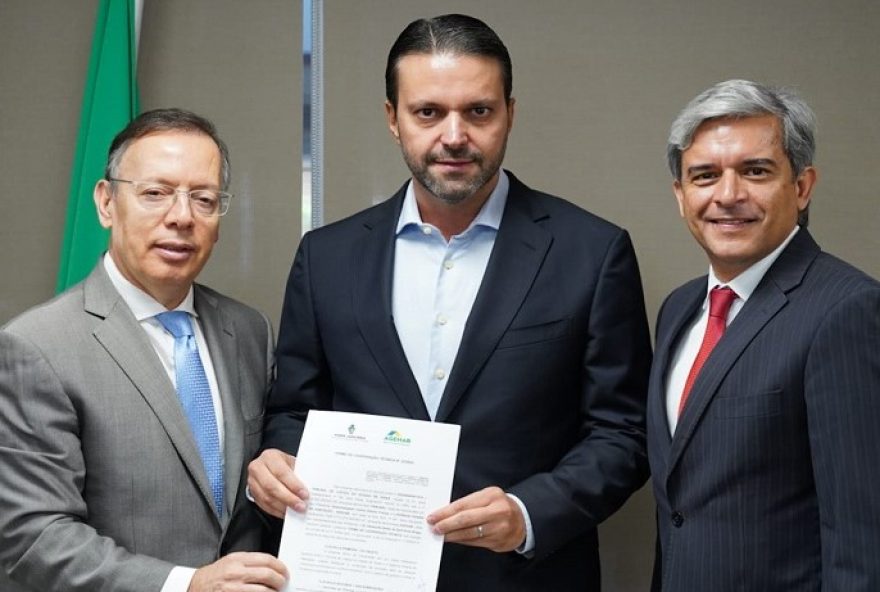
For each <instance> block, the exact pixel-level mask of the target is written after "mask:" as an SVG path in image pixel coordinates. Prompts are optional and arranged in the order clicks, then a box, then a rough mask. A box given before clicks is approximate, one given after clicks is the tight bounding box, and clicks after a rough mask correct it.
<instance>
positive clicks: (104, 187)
mask: <svg viewBox="0 0 880 592" xmlns="http://www.w3.org/2000/svg"><path fill="white" fill-rule="evenodd" d="M228 183H229V162H228V155H227V151H226V147H225V145H224V144H223V142H222V141H221V140H220V138H219V137H218V136H217V133H216V130H215V129H214V126H213V125H212V124H211V123H210V122H209V121H207V120H205V119H203V118H201V117H199V116H197V115H195V114H193V113H189V112H186V111H180V110H177V109H161V110H155V111H149V112H147V113H144V114H142V115H140V116H139V117H137V118H136V119H135V120H134V121H132V122H131V123H130V124H129V125H128V126H127V127H126V128H125V129H124V130H122V132H120V133H119V135H117V136H116V138H115V139H114V141H113V143H112V145H111V147H110V153H109V158H108V163H107V168H106V175H105V178H104V179H101V180H100V181H98V183H97V185H96V186H95V192H94V194H95V205H96V207H97V210H98V216H99V219H100V221H101V224H102V225H103V226H104V227H105V228H109V229H110V247H109V250H108V252H107V253H106V254H105V256H104V257H103V258H102V260H101V261H99V262H98V264H97V266H96V267H95V269H94V271H93V272H92V273H91V275H90V276H89V277H88V278H87V279H86V280H85V281H83V282H82V283H80V284H78V285H77V286H74V287H73V288H71V289H70V290H68V291H67V292H65V293H64V294H62V295H60V296H58V297H57V298H55V299H53V300H51V301H50V302H47V303H45V304H43V305H41V306H38V307H36V308H34V309H31V310H30V311H28V312H26V313H24V314H23V315H21V316H19V317H18V318H17V319H14V320H12V321H11V322H10V323H9V324H8V325H7V326H5V327H4V328H3V329H2V331H0V566H2V568H3V572H2V573H3V576H0V580H4V581H0V589H2V590H4V592H17V591H19V590H21V591H39V592H53V591H54V592H78V591H82V592H94V591H96V590H113V591H115V592H122V591H131V592H158V591H160V590H161V591H162V592H184V591H187V590H189V591H190V592H198V591H207V590H219V589H223V590H254V589H257V588H255V587H254V586H257V585H260V584H262V586H264V587H261V588H259V589H261V590H269V589H271V590H278V589H280V588H281V586H282V585H283V584H284V581H285V576H286V572H285V568H284V566H283V564H282V563H281V562H280V561H278V560H277V559H275V558H274V557H272V556H271V555H267V554H263V553H253V552H240V553H232V554H230V555H226V554H227V553H230V552H232V551H254V550H258V549H259V548H260V546H261V543H262V541H261V536H262V529H261V522H260V517H259V516H258V512H255V511H253V506H252V505H251V504H250V503H249V502H248V501H247V500H246V498H245V495H244V485H245V471H244V469H245V462H246V461H248V460H249V459H251V458H252V457H253V455H254V454H256V452H257V449H258V446H259V443H260V428H261V425H262V417H263V409H264V405H265V398H266V394H267V393H268V390H269V386H270V384H271V379H272V375H273V355H272V332H271V328H270V326H269V323H268V321H267V319H266V317H265V316H263V315H262V314H260V313H258V312H257V311H255V310H253V309H251V308H249V307H247V306H244V305H243V304H241V303H239V302H236V301H234V300H232V299H230V298H227V297H225V296H223V295H221V294H218V293H217V292H215V291H213V290H211V289H209V288H206V287H204V286H200V285H198V284H194V280H195V278H196V276H197V275H198V274H199V272H200V271H201V269H202V267H203V266H204V264H205V262H206V261H207V260H208V257H209V256H210V254H211V250H212V249H213V246H214V243H215V242H216V240H217V236H218V229H219V223H220V216H222V215H223V214H224V213H226V210H227V208H228V206H229V199H230V197H231V196H230V195H229V194H227V193H226V188H227V186H228ZM220 555H226V556H225V557H223V558H222V559H218V557H219V556H220ZM7 575H8V577H9V579H10V580H11V581H5V576H7Z"/></svg>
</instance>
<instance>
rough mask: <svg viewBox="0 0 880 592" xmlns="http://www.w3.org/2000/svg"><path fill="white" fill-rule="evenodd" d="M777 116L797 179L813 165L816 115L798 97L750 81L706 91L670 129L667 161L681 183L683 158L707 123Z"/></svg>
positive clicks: (789, 91) (679, 115)
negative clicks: (713, 120)
mask: <svg viewBox="0 0 880 592" xmlns="http://www.w3.org/2000/svg"><path fill="white" fill-rule="evenodd" d="M761 115H775V116H776V117H777V118H778V119H779V121H780V123H781V125H782V148H783V150H784V151H785V155H786V156H787V157H788V160H789V162H790V163H791V170H792V172H793V173H794V176H795V178H797V177H799V176H800V174H801V173H802V172H803V171H804V169H805V168H806V167H808V166H810V165H812V164H813V156H814V155H815V153H816V140H815V135H816V115H815V114H814V113H813V110H812V109H810V107H809V106H808V105H807V104H806V103H805V102H804V100H803V99H801V98H800V97H799V96H797V94H795V93H794V92H793V91H791V90H789V89H784V88H773V87H769V86H764V85H763V84H758V83H756V82H751V81H749V80H726V81H724V82H719V83H718V84H716V85H715V86H713V87H711V88H709V89H707V90H705V91H703V92H702V93H700V94H699V95H697V97H696V98H694V99H693V100H692V101H691V102H690V103H688V105H687V107H685V108H684V109H683V110H682V112H681V113H679V114H678V117H676V118H675V121H674V122H673V123H672V127H671V128H670V130H669V140H668V142H667V144H666V159H667V161H668V164H669V170H670V172H671V173H672V175H673V176H674V177H675V178H676V179H678V180H679V181H680V180H681V155H682V152H684V151H685V150H687V149H688V148H690V145H691V142H693V139H694V134H695V133H696V132H697V129H698V128H699V127H700V125H702V124H703V122H705V121H708V120H710V119H720V118H724V117H757V116H761Z"/></svg>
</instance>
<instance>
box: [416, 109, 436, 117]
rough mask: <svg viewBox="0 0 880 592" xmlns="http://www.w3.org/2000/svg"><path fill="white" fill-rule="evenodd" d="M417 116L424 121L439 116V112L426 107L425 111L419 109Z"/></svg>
mask: <svg viewBox="0 0 880 592" xmlns="http://www.w3.org/2000/svg"><path fill="white" fill-rule="evenodd" d="M416 115H418V116H419V117H421V118H422V119H430V118H431V117H434V116H435V115H437V110H436V109H431V108H428V107H426V108H424V109H419V110H418V111H416Z"/></svg>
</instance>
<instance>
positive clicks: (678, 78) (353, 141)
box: [0, 0, 880, 592]
mask: <svg viewBox="0 0 880 592" xmlns="http://www.w3.org/2000/svg"><path fill="white" fill-rule="evenodd" d="M96 4H97V2H96V0H77V1H76V2H68V1H66V0H38V1H33V0H0V179H2V183H3V190H2V193H0V200H2V201H0V203H2V206H3V213H4V220H3V231H2V233H0V277H2V278H3V280H2V285H3V288H2V292H0V322H3V321H5V320H7V319H9V318H10V317H12V316H13V315H14V314H16V313H17V312H19V311H21V310H23V309H25V308H26V307H27V306H30V305H32V304H34V303H37V302H39V301H41V300H44V299H46V298H48V297H49V296H50V295H51V293H52V290H53V288H54V284H55V274H56V271H57V264H58V263H57V261H58V248H59V245H60V236H61V228H62V226H63V221H64V207H65V204H66V200H67V189H68V178H69V173H70V164H71V162H72V150H73V146H74V143H75V135H76V130H77V125H78V118H79V106H80V101H81V98H82V83H83V78H84V76H85V71H86V65H87V62H88V55H89V44H90V40H91V32H92V27H93V22H94V11H95V6H96ZM449 11H463V12H467V13H470V14H474V15H475V16H479V17H481V18H483V19H485V20H486V21H487V22H489V23H490V24H491V25H492V26H493V27H494V28H495V29H496V30H497V31H498V33H499V34H500V35H501V37H502V38H503V39H504V40H505V42H506V43H507V45H508V47H509V49H510V51H511V54H512V58H513V62H514V96H515V97H516V98H517V115H516V117H517V119H516V124H515V127H514V131H513V136H512V138H511V142H510V148H509V152H508V158H507V161H506V166H508V167H509V168H510V169H512V170H513V171H515V172H516V173H517V175H518V176H519V177H520V178H521V179H523V180H524V181H525V182H526V183H528V184H530V185H532V186H534V187H536V188H540V189H543V190H545V191H550V192H553V193H557V194H559V195H562V196H564V197H566V198H568V199H570V200H572V201H575V202H576V203H579V204H581V205H582V206H584V207H586V208H588V209H590V210H592V211H594V212H596V213H598V214H600V215H603V216H606V217H608V218H609V219H611V220H613V221H615V222H617V223H619V224H621V225H623V226H624V227H626V228H628V229H629V230H630V232H631V233H632V235H633V239H634V242H635V245H636V248H637V251H638V254H639V257H640V262H641V266H642V273H643V278H644V283H645V287H646V292H647V301H648V302H647V304H648V310H649V316H651V317H653V316H654V314H655V313H656V310H657V308H658V307H659V304H660V302H661V299H662V297H663V296H664V295H665V294H666V293H668V292H669V291H670V290H671V289H672V288H673V287H674V286H676V285H678V284H679V283H681V282H682V281H684V280H685V279H687V278H690V277H693V276H695V275H698V274H700V273H702V272H703V271H704V270H705V267H706V262H705V258H704V256H703V254H702V253H701V252H700V251H699V250H698V248H697V247H696V246H695V244H694V243H693V241H692V239H691V238H690V236H689V235H688V233H687V231H686V230H685V228H684V226H683V225H682V223H681V222H680V220H679V218H678V215H677V211H676V208H675V206H674V200H673V198H672V194H671V191H670V179H669V175H668V173H667V172H666V170H665V168H664V156H663V154H664V145H665V137H666V132H667V129H668V125H669V123H670V121H671V119H672V117H673V116H674V115H675V113H676V112H677V111H678V110H679V109H680V108H681V107H682V106H683V105H684V103H685V102H686V101H687V100H689V99H690V98H691V97H692V96H693V95H695V94H696V93H697V92H699V91H700V90H702V89H703V88H704V87H706V86H708V85H710V84H712V83H714V82H716V81H718V80H722V79H725V78H730V77H747V78H755V79H759V80H762V81H766V82H771V83H776V84H787V85H792V86H795V87H796V88H798V89H799V90H800V91H801V92H802V94H803V95H804V96H805V98H806V99H807V100H808V101H809V102H810V103H811V104H812V105H813V107H814V108H815V110H816V111H817V113H818V115H819V120H820V129H819V136H818V142H819V153H818V166H819V169H820V173H821V179H820V184H819V187H818V190H817V192H816V194H815V195H814V205H813V209H812V226H811V228H812V231H813V232H814V234H815V236H816V237H817V239H818V240H819V242H820V243H821V244H822V245H823V246H824V247H825V248H826V249H827V250H829V251H832V252H834V253H836V254H838V255H840V256H841V257H843V258H845V259H847V260H849V261H852V262H853V263H855V264H857V265H858V266H860V267H862V268H863V269H865V270H866V271H868V272H869V273H871V274H873V275H875V276H878V275H880V256H878V251H880V249H878V247H880V237H878V233H877V232H876V231H875V229H876V228H878V227H880V207H878V205H877V204H878V197H880V196H878V195H877V193H878V191H877V185H876V184H875V183H874V182H873V179H874V176H875V175H876V171H877V170H878V168H880V167H878V162H877V159H878V156H877V155H878V153H880V118H878V117H877V112H878V107H880V68H877V67H876V66H877V64H878V63H880V43H878V42H877V37H876V30H877V28H878V25H880V4H878V3H876V2H875V1H873V0H863V1H860V0H840V1H838V2H833V3H832V2H826V1H823V0H783V1H780V2H770V3H768V2H765V1H759V0H743V1H741V2H720V1H702V2H698V1H697V0H688V1H686V0H670V1H668V2H662V3H661V2H646V1H639V2H636V1H635V0H618V1H616V2H610V1H604V0H602V1H593V0H589V1H588V0H555V1H552V0H548V1H545V2H525V1H519V2H516V1H511V0H482V1H478V0H471V1H468V2H465V1H461V0H448V1H446V2H444V3H442V5H438V3H436V2H428V1H427V0H382V1H378V0H376V1H365V0H326V14H325V20H326V28H327V29H326V34H325V35H326V37H325V43H326V46H327V52H326V80H325V88H326V95H327V104H326V122H325V126H326V138H325V150H326V162H325V219H326V221H328V222H329V221H332V220H335V219H338V218H339V217H341V216H343V215H346V214H349V213H352V212H354V211H356V210H359V209H361V208H363V207H365V206H367V205H369V204H370V203H372V202H373V201H376V200H379V199H382V198H384V197H385V196H387V195H388V194H390V193H391V192H392V191H393V190H394V189H396V188H397V187H398V186H399V185H400V183H402V182H403V180H404V179H405V177H406V170H405V168H404V166H403V164H402V161H401V159H400V155H399V153H398V150H397V148H396V146H395V145H394V144H393V143H392V142H391V140H390V138H389V136H388V132H387V130H386V128H385V125H384V119H383V116H382V99H383V93H384V89H383V80H382V75H383V70H384V63H385V57H386V53H387V51H388V48H389V47H390V45H391V43H392V41H393V39H394V38H395V36H396V35H397V34H398V33H399V31H400V30H401V29H402V28H403V27H404V25H405V24H406V23H408V22H409V21H410V20H412V19H413V18H416V17H419V16H432V15H435V14H438V13H440V12H449ZM299 15H300V7H299V2H297V1H281V0H278V1H272V0H249V1H241V0H176V1H175V2H159V1H156V2H153V1H148V2H146V11H145V14H144V34H143V39H142V53H141V56H142V60H141V65H140V84H141V91H142V107H143V108H145V109H146V108H151V107H157V106H167V105H178V106H183V107H188V108H191V109H194V110H196V111H198V112H200V113H203V114H205V115H207V116H208V117H211V118H212V119H214V120H215V122H216V123H217V125H218V127H219V129H220V132H221V134H223V135H224V137H225V138H226V139H227V140H228V143H229V145H230V148H231V151H232V160H233V191H235V193H236V194H237V195H238V196H239V197H238V198H237V200H236V203H235V204H234V210H233V212H232V213H231V214H230V215H229V217H227V218H226V219H224V221H223V226H222V232H221V240H220V243H219V244H218V246H217V250H216V251H215V255H214V258H213V261H212V262H211V263H210V264H209V267H208V268H207V269H206V270H205V273H204V275H203V279H204V280H205V282H206V283H208V284H210V285H212V286H214V287H216V288H218V289H220V290H222V291H225V292H228V293H230V294H232V295H234V296H237V297H238V298H241V299H243V300H246V301H248V302H250V303H253V304H254V305H256V306H257V307H259V308H261V309H263V310H264V311H265V312H267V313H268V314H269V315H270V317H272V318H273V319H274V320H276V321H277V318H278V313H279V311H280V301H281V296H282V291H283V284H284V280H285V277H286V274H287V271H288V267H289V264H290V260H291V257H292V251H293V249H294V247H295V245H296V243H297V241H298V237H299V224H300V178H299V172H300V145H301V142H300V114H301V102H300V93H301V90H300V81H299V80H300V68H301V65H300V49H299V48H300V16H299ZM652 554H653V509H652V506H651V499H650V494H649V493H648V492H647V490H642V492H640V493H639V494H637V496H636V497H635V498H633V500H631V501H630V502H629V503H628V504H627V506H626V507H625V508H624V510H623V511H621V512H620V513H618V514H617V515H616V516H614V517H613V518H612V519H611V520H609V521H608V523H606V525H604V527H603V528H602V557H603V566H604V579H605V583H606V586H605V589H606V590H610V591H612V592H614V591H630V590H632V591H636V590H644V589H645V586H646V582H647V581H648V577H649V572H650V569H651V561H652V559H651V558H652Z"/></svg>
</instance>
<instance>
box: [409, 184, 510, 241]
mask: <svg viewBox="0 0 880 592" xmlns="http://www.w3.org/2000/svg"><path fill="white" fill-rule="evenodd" d="M413 183H414V185H413V189H414V192H415V197H416V205H418V207H419V215H420V216H421V217H422V221H423V222H427V223H428V224H431V225H433V226H436V227H437V229H438V230H440V232H441V234H443V238H445V239H446V240H447V241H448V240H449V239H450V238H452V237H453V236H455V235H457V234H461V233H462V232H464V231H465V230H467V227H468V226H470V225H471V222H473V221H474V218H476V217H477V214H479V213H480V210H481V209H482V207H483V205H484V204H485V203H486V201H487V200H488V199H489V196H490V195H492V191H494V189H495V186H496V185H497V184H498V175H497V174H496V175H495V177H494V178H493V179H492V180H490V181H489V182H488V183H486V184H485V185H483V186H482V187H480V189H479V190H478V191H477V192H476V193H474V194H473V195H471V196H470V197H467V198H465V199H463V200H461V201H460V202H456V203H449V202H447V201H444V200H442V199H439V198H438V197H437V196H435V195H434V194H432V193H431V192H430V191H428V190H427V189H426V188H425V187H422V186H421V184H420V183H418V182H417V181H415V180H413Z"/></svg>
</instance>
